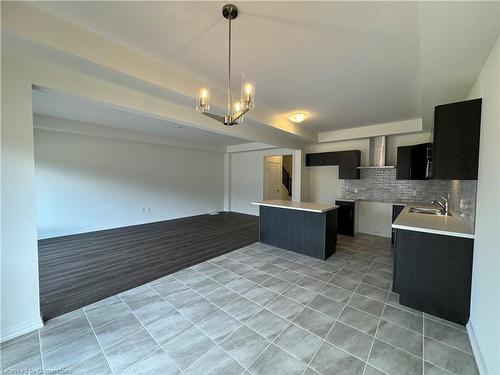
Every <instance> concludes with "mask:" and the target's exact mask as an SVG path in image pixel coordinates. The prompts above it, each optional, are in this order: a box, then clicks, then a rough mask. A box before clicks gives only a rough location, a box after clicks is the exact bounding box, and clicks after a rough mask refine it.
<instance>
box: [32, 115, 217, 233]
mask: <svg viewBox="0 0 500 375" xmlns="http://www.w3.org/2000/svg"><path fill="white" fill-rule="evenodd" d="M35 126H36V120H35ZM34 141H35V187H36V204H37V206H36V207H37V228H38V237H39V238H47V237H54V236H60V235H66V234H72V233H81V232H88V231H93V230H98V229H106V228H116V227H121V226H127V225H134V224H142V223H146V222H154V221H161V220H168V219H173V218H178V217H184V216H191V215H198V214H203V213H209V212H213V211H222V210H223V201H224V154H222V153H216V152H208V151H200V150H193V149H185V148H177V147H171V146H164V145H155V144H150V143H141V142H133V141H123V140H113V139H108V138H99V137H92V136H86V135H77V134H68V133H61V132H54V131H49V130H42V129H35V137H34Z"/></svg>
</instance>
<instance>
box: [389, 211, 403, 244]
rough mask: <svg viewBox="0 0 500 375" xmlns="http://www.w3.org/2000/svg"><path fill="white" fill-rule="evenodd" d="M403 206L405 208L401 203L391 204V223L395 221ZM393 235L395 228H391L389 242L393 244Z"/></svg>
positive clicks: (394, 234)
mask: <svg viewBox="0 0 500 375" xmlns="http://www.w3.org/2000/svg"><path fill="white" fill-rule="evenodd" d="M404 208H405V206H404V205H402V204H393V205H392V222H393V223H394V222H395V221H396V219H397V218H398V216H399V214H400V213H401V211H403V209H404ZM395 236H396V229H392V233H391V244H394V239H395Z"/></svg>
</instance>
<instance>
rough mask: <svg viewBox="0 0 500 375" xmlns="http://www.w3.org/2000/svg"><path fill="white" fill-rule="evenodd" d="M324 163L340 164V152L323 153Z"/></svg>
mask: <svg viewBox="0 0 500 375" xmlns="http://www.w3.org/2000/svg"><path fill="white" fill-rule="evenodd" d="M322 165H339V153H338V152H325V153H324V154H323V159H322Z"/></svg>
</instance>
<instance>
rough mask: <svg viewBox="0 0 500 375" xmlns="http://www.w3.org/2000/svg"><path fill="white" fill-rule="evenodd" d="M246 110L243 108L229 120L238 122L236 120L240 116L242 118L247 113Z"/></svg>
mask: <svg viewBox="0 0 500 375" xmlns="http://www.w3.org/2000/svg"><path fill="white" fill-rule="evenodd" d="M248 110H249V109H248V108H245V109H244V110H243V111H241V112H238V113H236V114H235V115H234V116H232V117H231V118H232V119H233V121H238V119H239V118H240V117H241V116H243V115H244V114H245V113H247V112H248Z"/></svg>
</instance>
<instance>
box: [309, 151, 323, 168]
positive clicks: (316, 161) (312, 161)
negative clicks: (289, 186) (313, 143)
mask: <svg viewBox="0 0 500 375" xmlns="http://www.w3.org/2000/svg"><path fill="white" fill-rule="evenodd" d="M322 162H323V153H316V154H306V166H308V167H317V166H320V165H323V164H322Z"/></svg>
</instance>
